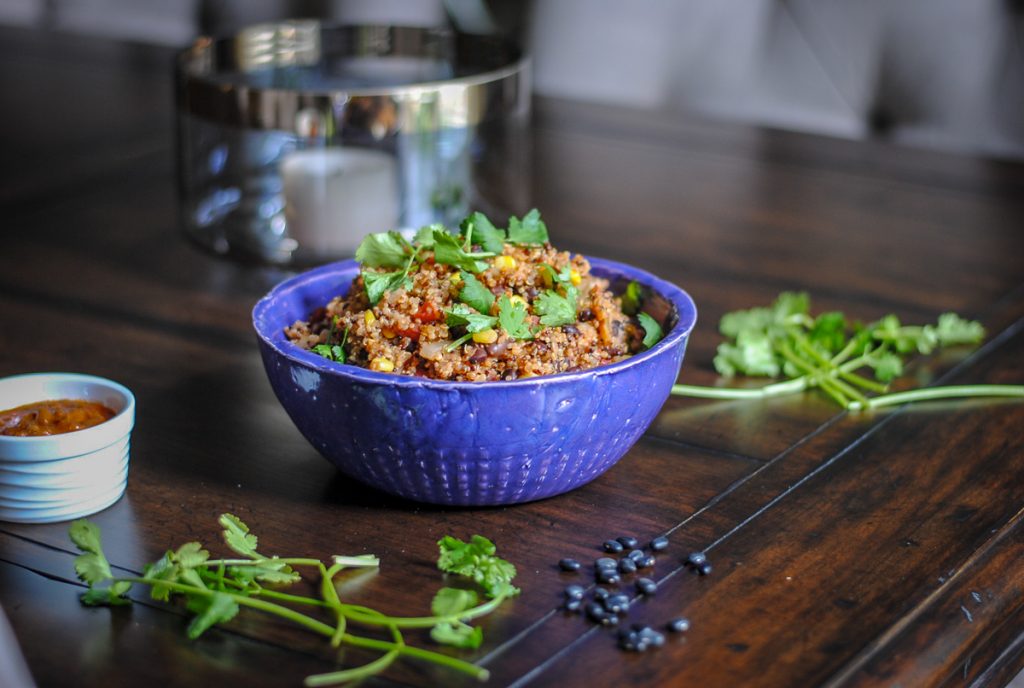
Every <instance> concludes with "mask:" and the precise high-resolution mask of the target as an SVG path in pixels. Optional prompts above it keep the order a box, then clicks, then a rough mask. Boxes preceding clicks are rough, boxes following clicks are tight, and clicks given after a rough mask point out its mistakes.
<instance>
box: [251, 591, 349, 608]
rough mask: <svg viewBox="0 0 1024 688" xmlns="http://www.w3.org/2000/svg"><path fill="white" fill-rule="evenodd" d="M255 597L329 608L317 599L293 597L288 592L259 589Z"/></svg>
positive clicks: (302, 596)
mask: <svg viewBox="0 0 1024 688" xmlns="http://www.w3.org/2000/svg"><path fill="white" fill-rule="evenodd" d="M253 594H254V595H259V596H260V597H269V598H271V599H274V600H281V601H282V602H292V603H294V604H306V605H310V606H313V607H328V606H330V605H328V604H327V603H326V602H324V601H323V600H318V599H316V598H315V597H306V596H305V595H292V594H291V593H287V592H279V591H277V590H268V589H267V588H263V587H261V588H259V589H257V590H254V591H253Z"/></svg>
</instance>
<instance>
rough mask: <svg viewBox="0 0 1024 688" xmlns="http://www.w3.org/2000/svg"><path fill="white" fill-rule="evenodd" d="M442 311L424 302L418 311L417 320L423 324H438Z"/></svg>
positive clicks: (428, 302)
mask: <svg viewBox="0 0 1024 688" xmlns="http://www.w3.org/2000/svg"><path fill="white" fill-rule="evenodd" d="M441 316H442V313H441V309H439V308H438V307H437V306H435V305H434V304H433V303H431V302H430V301H424V302H423V305H422V306H420V309H419V310H418V311H416V319H417V320H419V321H420V322H421V323H432V322H437V321H438V320H440V319H441Z"/></svg>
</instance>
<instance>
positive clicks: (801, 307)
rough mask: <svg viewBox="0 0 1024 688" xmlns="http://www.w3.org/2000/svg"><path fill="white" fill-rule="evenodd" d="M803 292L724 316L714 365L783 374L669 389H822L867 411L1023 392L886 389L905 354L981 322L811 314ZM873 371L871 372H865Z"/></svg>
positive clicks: (966, 338) (977, 331) (977, 336)
mask: <svg viewBox="0 0 1024 688" xmlns="http://www.w3.org/2000/svg"><path fill="white" fill-rule="evenodd" d="M810 306H811V303H810V297H809V296H808V295H807V294H806V293H804V292H784V293H782V294H780V295H779V296H778V298H777V299H776V300H775V301H774V303H772V304H771V305H770V306H767V307H757V308H750V309H745V310H739V311H733V312H731V313H726V314H725V315H724V316H722V319H721V321H720V324H719V330H720V332H721V333H722V335H723V336H725V338H726V340H725V341H724V342H722V343H721V344H719V346H718V351H717V354H716V356H715V359H714V365H715V369H716V370H717V371H718V373H719V374H720V375H722V376H723V377H725V378H731V377H733V376H735V375H748V376H760V377H783V376H784V377H786V378H788V379H787V380H785V381H782V382H776V383H773V384H770V385H767V386H765V387H761V388H757V389H736V388H723V387H701V386H697V385H675V386H673V388H672V393H673V394H676V395H680V396H692V397H701V398H711V399H763V398H768V397H775V396H782V395H787V394H797V393H800V392H803V391H804V390H807V389H814V388H816V389H820V390H821V391H823V392H824V393H825V394H827V395H828V396H829V397H830V398H831V399H832V400H833V401H835V402H836V403H837V404H839V405H840V406H842V407H843V408H846V409H848V410H854V411H856V410H864V409H873V408H880V407H884V406H892V405H896V404H904V403H910V402H915V401H924V400H930V399H948V398H958V397H982V396H1007V397H1024V385H946V386H939V387H930V388H924V389H915V390H908V391H903V392H889V387H888V383H890V382H891V381H893V380H894V379H896V378H897V377H899V376H900V375H902V374H903V369H904V364H905V359H906V358H907V356H909V355H910V354H913V353H922V354H928V353H931V352H933V351H935V350H936V349H939V348H941V347H945V346H954V345H958V344H976V343H978V342H980V341H981V340H982V338H983V337H984V335H985V330H984V328H983V327H982V326H981V324H980V323H978V322H976V321H971V320H965V319H964V318H962V317H960V316H959V315H957V314H955V313H944V314H943V315H941V316H940V317H939V319H938V321H937V322H936V323H935V324H934V325H932V324H928V325H904V324H902V323H901V322H900V320H899V318H898V317H897V316H895V315H887V316H885V317H884V318H882V319H881V320H878V321H877V322H874V323H870V324H867V325H863V324H859V323H855V322H850V321H849V320H848V319H847V318H846V316H845V315H844V314H842V313H840V312H827V313H822V314H820V315H818V316H812V315H811V313H810ZM868 375H870V376H871V377H868Z"/></svg>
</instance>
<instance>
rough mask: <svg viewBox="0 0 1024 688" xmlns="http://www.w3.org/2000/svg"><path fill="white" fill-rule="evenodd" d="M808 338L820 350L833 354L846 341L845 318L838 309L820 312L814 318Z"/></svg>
mask: <svg viewBox="0 0 1024 688" xmlns="http://www.w3.org/2000/svg"><path fill="white" fill-rule="evenodd" d="M808 339H809V340H810V342H811V343H812V344H814V345H816V346H817V347H818V348H820V349H821V350H822V351H824V352H826V353H828V354H835V353H836V352H838V351H839V350H840V349H842V348H843V346H845V344H846V341H847V336H846V318H845V317H844V316H843V314H842V313H839V312H838V311H832V312H829V313H822V314H821V315H819V316H818V317H817V318H815V319H814V324H813V325H812V326H811V329H810V332H808Z"/></svg>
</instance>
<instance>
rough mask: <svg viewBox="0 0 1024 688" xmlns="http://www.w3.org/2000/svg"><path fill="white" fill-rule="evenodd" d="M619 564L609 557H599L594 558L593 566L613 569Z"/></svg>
mask: <svg viewBox="0 0 1024 688" xmlns="http://www.w3.org/2000/svg"><path fill="white" fill-rule="evenodd" d="M618 565H619V562H617V561H615V560H614V559H612V558H611V557H600V558H599V559H595V560H594V568H596V569H598V570H600V569H614V568H615V567H616V566H618Z"/></svg>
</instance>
